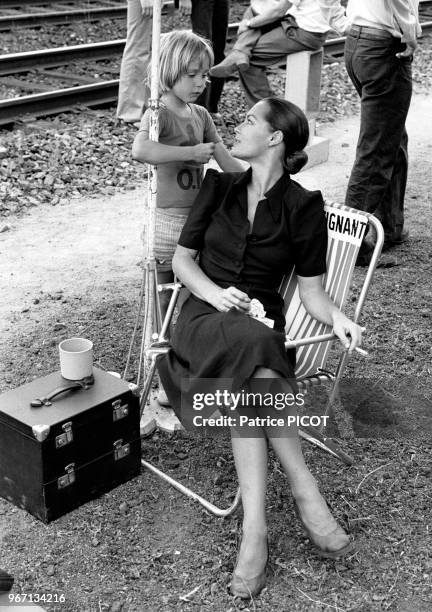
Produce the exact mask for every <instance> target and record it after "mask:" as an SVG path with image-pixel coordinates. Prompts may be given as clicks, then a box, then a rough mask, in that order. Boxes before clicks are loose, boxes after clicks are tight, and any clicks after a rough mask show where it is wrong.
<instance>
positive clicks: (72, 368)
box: [59, 338, 93, 380]
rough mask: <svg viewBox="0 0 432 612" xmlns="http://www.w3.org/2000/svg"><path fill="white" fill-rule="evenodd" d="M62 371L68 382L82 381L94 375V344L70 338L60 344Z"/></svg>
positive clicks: (83, 339) (81, 339)
mask: <svg viewBox="0 0 432 612" xmlns="http://www.w3.org/2000/svg"><path fill="white" fill-rule="evenodd" d="M59 353H60V371H61V375H62V376H63V378H66V379H67V380H81V379H82V378H85V377H86V376H91V375H92V374H93V342H90V340H86V339H85V338H68V339H67V340H62V342H60V344H59Z"/></svg>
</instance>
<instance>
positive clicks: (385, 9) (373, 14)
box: [347, 0, 421, 42]
mask: <svg viewBox="0 0 432 612" xmlns="http://www.w3.org/2000/svg"><path fill="white" fill-rule="evenodd" d="M418 6H419V0H349V1H348V7H347V17H348V19H349V22H350V23H352V24H354V23H355V24H356V25H359V26H368V27H371V28H381V29H382V30H387V32H390V34H391V35H392V36H395V37H397V38H401V39H402V42H412V41H415V40H416V38H417V36H419V35H420V34H421V27H420V22H419V16H418Z"/></svg>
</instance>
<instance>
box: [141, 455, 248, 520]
mask: <svg viewBox="0 0 432 612" xmlns="http://www.w3.org/2000/svg"><path fill="white" fill-rule="evenodd" d="M141 465H142V466H143V467H145V468H147V469H148V470H150V471H151V472H153V474H156V476H159V478H162V479H163V480H165V481H166V482H168V483H169V484H170V485H171V486H173V487H174V488H176V489H177V491H180V493H183V495H186V496H187V497H190V498H191V499H193V500H195V501H197V502H198V503H199V504H201V506H203V507H204V508H205V509H206V510H208V511H209V512H211V513H212V514H214V515H216V516H229V515H230V514H232V513H233V512H234V510H235V509H236V508H237V506H238V505H239V503H240V487H239V488H238V489H237V493H236V494H235V497H234V501H233V502H232V504H231V505H230V506H229V507H228V508H218V506H215V505H214V504H212V503H211V502H209V501H208V500H207V499H204V497H201V495H198V493H195V491H192V489H189V488H188V487H185V486H184V485H182V484H181V482H178V481H177V480H174V478H171V476H168V474H165V472H162V471H161V470H159V469H158V468H156V467H155V466H154V465H152V464H151V463H149V462H148V461H144V459H141Z"/></svg>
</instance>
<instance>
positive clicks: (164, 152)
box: [132, 30, 244, 316]
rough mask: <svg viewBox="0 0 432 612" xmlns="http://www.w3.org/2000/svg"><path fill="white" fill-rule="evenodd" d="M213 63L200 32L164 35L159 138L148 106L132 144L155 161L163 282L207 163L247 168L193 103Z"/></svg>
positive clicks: (140, 156) (141, 156) (144, 158)
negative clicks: (151, 131)
mask: <svg viewBox="0 0 432 612" xmlns="http://www.w3.org/2000/svg"><path fill="white" fill-rule="evenodd" d="M212 65H213V51H212V48H211V46H210V44H209V43H208V42H207V41H206V40H205V39H204V38H202V37H200V36H198V35H197V34H194V33H192V32H191V31H189V30H174V31H173V32H170V33H168V34H163V35H162V36H161V45H160V60H159V81H160V92H161V96H160V108H159V141H158V142H155V141H153V140H150V138H149V118H150V115H149V113H150V111H149V110H147V111H146V112H145V114H144V116H143V118H142V120H141V125H140V128H139V131H138V134H137V135H136V137H135V140H134V143H133V147H132V156H133V158H134V159H136V160H138V161H140V162H143V163H149V164H153V165H157V201H156V231H155V259H156V264H157V272H158V280H159V282H161V283H169V282H172V280H173V278H174V277H173V272H172V267H171V263H172V257H173V255H174V251H175V248H176V245H177V240H178V237H179V235H180V232H181V230H182V228H183V225H184V223H185V221H186V217H187V215H188V213H189V210H190V208H191V206H192V203H193V201H194V200H195V197H196V195H197V194H198V191H199V189H200V187H201V183H202V180H203V174H204V164H206V163H207V162H208V161H209V160H210V158H211V157H214V158H215V160H216V162H217V163H218V164H219V166H220V167H221V168H222V170H223V171H226V172H241V171H243V170H244V166H243V165H242V163H241V162H239V161H238V160H236V159H234V158H233V157H231V155H230V153H229V152H228V150H227V149H226V148H225V146H224V144H223V143H222V139H221V137H220V136H219V134H218V133H217V130H216V127H215V125H214V122H213V120H212V118H211V116H210V114H209V112H208V111H207V110H206V109H205V108H203V107H202V106H198V105H197V104H194V101H195V100H196V99H197V98H198V96H199V95H200V94H201V93H202V92H203V90H204V88H205V86H206V84H207V81H208V73H209V70H210V68H211V66H212ZM146 229H147V228H146V227H145V228H144V240H145V234H146ZM168 301H169V295H168V294H167V292H164V294H162V295H161V304H160V305H161V310H162V315H163V316H164V314H165V312H166V309H167V306H168Z"/></svg>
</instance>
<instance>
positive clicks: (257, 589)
mask: <svg viewBox="0 0 432 612" xmlns="http://www.w3.org/2000/svg"><path fill="white" fill-rule="evenodd" d="M268 555H269V544H268V540H267V556H266V561H265V565H264V569H263V571H262V572H260V573H259V574H257V575H256V576H254V577H253V578H244V577H243V576H241V575H240V574H239V572H237V569H234V571H233V575H232V578H231V583H230V585H229V589H230V592H231V595H233V596H234V597H240V598H241V599H251V598H252V597H256V596H257V595H259V594H260V593H261V591H262V590H263V588H264V587H265V585H266V570H267V563H268Z"/></svg>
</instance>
